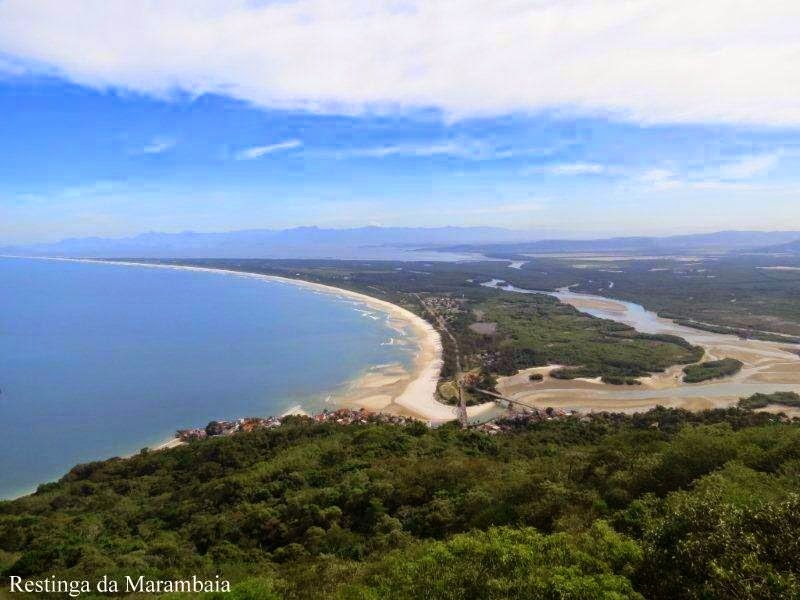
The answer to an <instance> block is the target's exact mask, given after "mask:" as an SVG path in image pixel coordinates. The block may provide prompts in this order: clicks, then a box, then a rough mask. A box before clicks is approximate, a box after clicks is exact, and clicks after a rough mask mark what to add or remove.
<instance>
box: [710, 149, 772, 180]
mask: <svg viewBox="0 0 800 600" xmlns="http://www.w3.org/2000/svg"><path fill="white" fill-rule="evenodd" d="M779 160H780V154H779V153H777V152H775V153H772V154H757V155H751V156H744V157H742V158H739V159H738V160H735V161H733V162H729V163H726V164H724V165H721V166H720V167H719V169H718V171H717V176H718V177H719V178H720V179H750V178H752V177H756V176H758V175H764V174H766V173H767V172H769V171H770V170H772V169H773V168H774V167H776V166H777V164H778V161H779Z"/></svg>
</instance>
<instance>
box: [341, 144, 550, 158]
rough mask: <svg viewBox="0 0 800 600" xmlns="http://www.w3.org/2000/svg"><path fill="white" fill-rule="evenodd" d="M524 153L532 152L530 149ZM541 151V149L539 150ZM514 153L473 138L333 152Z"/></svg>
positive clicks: (349, 154) (345, 154)
mask: <svg viewBox="0 0 800 600" xmlns="http://www.w3.org/2000/svg"><path fill="white" fill-rule="evenodd" d="M524 152H525V153H529V152H534V151H531V150H526V151H524ZM540 152H541V151H540ZM514 155H515V151H513V150H511V149H508V148H506V149H503V148H496V147H494V146H491V145H488V144H485V143H483V142H479V141H475V140H456V141H449V140H447V141H438V142H429V143H420V144H391V145H386V146H375V147H372V148H352V149H348V150H343V151H341V152H337V153H335V156H336V157H337V158H353V157H355V158H359V157H361V158H385V157H387V156H416V157H423V158H428V157H431V156H451V157H454V158H463V159H465V160H495V159H500V158H510V157H512V156H514Z"/></svg>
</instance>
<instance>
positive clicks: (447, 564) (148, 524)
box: [0, 409, 800, 600]
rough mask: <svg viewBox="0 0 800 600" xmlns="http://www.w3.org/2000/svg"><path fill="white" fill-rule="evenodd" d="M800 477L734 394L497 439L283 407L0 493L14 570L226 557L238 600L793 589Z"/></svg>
mask: <svg viewBox="0 0 800 600" xmlns="http://www.w3.org/2000/svg"><path fill="white" fill-rule="evenodd" d="M798 491H800V426H798V425H796V424H790V423H782V422H780V421H779V419H778V418H777V417H775V416H772V415H766V414H759V413H752V412H749V411H743V410H739V409H729V410H727V411H714V412H706V413H700V414H691V413H686V412H683V411H671V410H666V409H659V410H655V411H651V412H650V413H647V414H646V415H638V416H634V417H625V416H621V415H605V416H604V415H599V416H596V417H594V418H592V419H588V418H586V419H583V420H579V419H576V418H569V419H566V420H562V421H550V422H544V423H538V424H532V425H529V426H527V427H526V428H524V429H519V430H517V431H514V432H511V433H508V434H503V435H496V436H489V435H487V434H484V433H479V432H476V431H470V430H466V431H462V430H458V429H456V428H454V427H451V426H445V427H441V428H438V429H433V430H430V429H428V428H426V427H424V426H422V425H420V424H416V423H414V424H410V425H407V426H392V425H382V424H368V425H351V426H339V425H334V424H330V423H322V424H320V423H315V422H313V421H311V420H310V419H306V418H290V419H288V420H287V422H286V424H284V425H282V426H280V427H277V428H274V429H263V430H258V431H255V432H252V433H248V434H237V435H233V436H230V437H225V438H217V439H209V440H206V441H201V442H196V443H192V444H190V445H188V446H183V447H179V448H176V449H172V450H168V451H161V452H146V453H142V454H141V455H137V456H135V457H133V458H131V459H128V460H120V459H115V460H109V461H103V462H96V463H90V464H85V465H80V466H77V467H75V468H74V469H73V470H72V471H70V472H69V473H68V474H67V475H66V476H65V477H64V478H63V479H62V480H61V481H59V482H57V483H52V484H47V485H44V486H42V487H41V488H40V489H39V491H38V492H37V493H36V494H35V495H32V496H30V497H26V498H22V499H19V500H15V501H11V502H3V503H0V572H2V573H3V574H4V576H5V577H7V576H8V575H10V574H15V575H20V576H24V577H43V576H44V577H46V576H50V575H56V576H58V577H66V578H73V579H74V578H80V579H83V578H87V579H93V578H96V577H99V576H100V575H102V574H109V575H111V576H112V577H118V578H121V577H123V576H124V575H128V574H131V573H136V574H144V575H146V576H148V577H150V578H159V579H175V578H180V577H185V576H186V575H187V574H198V575H201V576H202V575H206V576H212V577H213V575H214V574H216V573H220V574H222V575H224V576H225V577H227V578H229V579H231V580H232V581H233V583H234V587H235V591H234V593H233V594H231V595H227V596H224V597H225V598H234V599H237V600H243V599H262V600H263V599H266V598H342V599H345V598H346V599H353V598H360V599H376V600H377V599H379V598H388V597H391V598H401V599H405V598H408V599H411V598H434V599H435V598H442V599H445V598H448V599H449V598H520V599H521V598H563V599H567V598H653V599H669V600H674V599H680V598H697V599H700V598H753V599H755V598H759V599H761V598H796V597H798V594H800V581H798V574H800V496H798ZM82 597H86V596H85V595H84V596H82ZM203 597H204V598H214V596H213V595H206V596H203ZM222 597H223V596H220V598H222Z"/></svg>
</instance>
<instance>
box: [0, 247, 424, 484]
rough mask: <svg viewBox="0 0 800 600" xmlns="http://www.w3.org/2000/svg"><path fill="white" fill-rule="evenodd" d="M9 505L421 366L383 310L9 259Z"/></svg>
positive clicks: (2, 346)
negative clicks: (177, 439)
mask: <svg viewBox="0 0 800 600" xmlns="http://www.w3.org/2000/svg"><path fill="white" fill-rule="evenodd" d="M0 286H2V293H0V427H2V431H3V435H2V437H1V438H0V498H9V497H14V496H18V495H20V494H23V493H27V492H30V491H33V490H34V489H35V488H36V486H37V485H38V484H40V483H43V482H46V481H52V480H55V479H57V478H59V477H60V476H61V475H63V474H64V473H65V472H66V471H67V470H68V469H69V468H70V467H72V466H73V465H75V464H76V463H80V462H87V461H91V460H99V459H103V458H108V457H111V456H122V455H126V454H131V453H133V452H136V451H138V450H139V449H141V448H143V447H148V446H154V445H157V444H159V443H161V442H164V441H166V440H167V439H168V438H170V437H171V436H172V435H173V434H174V432H175V430H176V429H179V428H187V427H195V426H204V425H205V424H206V423H207V422H208V421H210V420H213V419H234V418H239V417H244V416H267V415H276V414H281V413H282V412H284V411H285V410H287V409H288V408H290V407H293V406H296V405H298V404H299V405H301V406H303V407H304V408H306V409H308V410H319V409H321V408H322V407H324V406H325V405H326V404H325V399H326V398H327V397H328V395H329V394H331V393H333V392H335V391H337V390H339V389H341V388H342V386H345V385H346V384H347V383H348V382H350V381H352V380H353V379H355V378H356V377H358V376H359V375H360V374H362V373H363V372H365V371H366V370H367V369H369V368H370V367H373V366H377V365H384V364H387V363H397V362H400V363H402V364H404V365H406V366H408V365H410V364H411V362H412V361H413V348H412V347H409V346H407V345H402V344H392V343H389V342H390V341H391V340H392V339H394V338H397V337H398V335H399V334H398V332H397V331H395V330H394V329H392V328H391V327H390V324H389V323H388V321H387V318H386V315H383V314H381V313H377V312H376V311H374V310H370V309H367V308H366V307H365V306H364V305H360V304H358V303H356V302H354V301H353V300H349V299H345V298H339V297H337V296H334V295H331V294H323V293H316V292H314V291H311V290H309V289H304V288H302V287H299V286H296V285H291V284H286V283H280V282H272V281H264V280H258V279H252V278H244V277H236V276H232V275H225V274H216V273H207V272H197V271H183V270H175V269H154V268H144V267H136V266H121V265H112V264H97V263H78V262H63V261H50V260H29V259H11V258H0Z"/></svg>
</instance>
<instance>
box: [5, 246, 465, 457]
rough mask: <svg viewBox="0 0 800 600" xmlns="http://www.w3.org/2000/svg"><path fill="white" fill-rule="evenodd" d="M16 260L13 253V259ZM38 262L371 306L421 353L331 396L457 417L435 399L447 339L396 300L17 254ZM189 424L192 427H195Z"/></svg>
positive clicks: (403, 412)
mask: <svg viewBox="0 0 800 600" xmlns="http://www.w3.org/2000/svg"><path fill="white" fill-rule="evenodd" d="M9 258H12V257H9ZM13 258H27V259H37V260H55V261H64V262H81V263H93V264H107V265H117V266H130V267H147V268H156V269H174V270H182V271H195V272H206V273H213V274H217V275H227V276H235V277H247V278H251V279H259V280H262V281H269V282H273V283H281V284H286V285H294V286H297V287H301V288H305V289H308V290H310V291H314V292H316V293H322V294H328V295H332V296H336V297H338V298H342V299H347V300H351V301H354V302H357V303H359V304H361V305H363V306H366V307H367V308H369V309H371V310H375V311H378V312H381V313H383V314H385V315H387V317H388V319H389V322H390V324H391V325H392V326H393V327H394V328H395V329H396V330H398V331H399V332H402V333H403V334H404V335H407V336H408V338H409V339H413V343H415V344H416V345H417V347H418V351H417V353H416V356H415V358H414V361H413V366H412V368H411V370H410V371H409V370H407V369H405V368H404V367H403V366H402V365H400V364H390V365H379V366H376V367H373V368H371V369H369V370H368V371H367V372H366V373H362V374H361V375H360V376H359V377H357V378H355V379H354V380H351V381H350V382H349V383H348V384H347V385H346V386H345V387H344V389H343V390H341V391H339V392H335V393H332V394H331V400H332V401H334V402H335V403H336V405H338V406H345V407H346V406H350V407H357V408H362V407H363V408H366V409H367V410H370V411H373V412H384V413H388V414H395V415H400V416H410V417H415V418H418V419H421V420H424V421H429V422H430V423H432V424H438V423H443V422H445V421H449V420H452V419H455V418H456V410H455V408H454V407H453V406H449V405H446V404H443V403H441V402H439V401H438V400H437V399H436V386H437V384H438V381H439V374H440V372H441V369H442V364H443V358H442V342H441V338H440V337H439V332H438V331H436V329H435V328H434V327H433V325H431V324H430V323H428V322H427V321H426V320H425V319H423V318H422V317H420V316H418V315H416V314H414V313H413V312H411V311H410V310H408V309H405V308H403V307H401V306H398V305H396V304H392V303H391V302H388V301H386V300H381V299H379V298H375V297H373V296H368V295H367V294H362V293H360V292H355V291H352V290H347V289H344V288H337V287H334V286H331V285H326V284H322V283H316V282H313V281H306V280H303V279H293V278H291V277H282V276H280V275H265V274H262V273H250V272H246V271H234V270H231V269H215V268H211V267H195V266H189V265H171V264H158V263H145V262H134V261H119V260H100V259H92V258H66V257H22V256H20V257H13ZM190 425H191V424H190V423H187V427H188V426H190ZM168 444H169V442H166V443H164V444H160V445H159V446H157V449H160V448H163V447H168Z"/></svg>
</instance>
